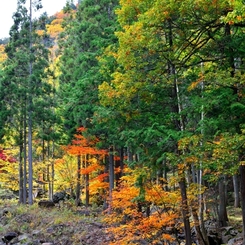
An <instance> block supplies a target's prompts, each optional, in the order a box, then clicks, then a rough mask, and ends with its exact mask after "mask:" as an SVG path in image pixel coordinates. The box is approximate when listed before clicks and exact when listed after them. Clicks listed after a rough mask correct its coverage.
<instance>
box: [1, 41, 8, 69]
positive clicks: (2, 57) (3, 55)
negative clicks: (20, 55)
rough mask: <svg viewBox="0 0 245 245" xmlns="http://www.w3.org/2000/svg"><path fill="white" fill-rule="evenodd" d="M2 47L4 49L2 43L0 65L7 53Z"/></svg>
mask: <svg viewBox="0 0 245 245" xmlns="http://www.w3.org/2000/svg"><path fill="white" fill-rule="evenodd" d="M4 49H5V46H4V45H3V44H0V65H1V63H2V62H3V61H4V60H6V58H7V55H6V53H5V51H4Z"/></svg>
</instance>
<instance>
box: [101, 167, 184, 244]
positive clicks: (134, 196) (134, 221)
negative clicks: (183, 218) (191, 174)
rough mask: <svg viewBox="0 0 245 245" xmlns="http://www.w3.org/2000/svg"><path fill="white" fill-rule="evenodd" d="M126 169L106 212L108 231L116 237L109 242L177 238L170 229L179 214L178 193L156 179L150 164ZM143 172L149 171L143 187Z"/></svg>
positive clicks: (124, 242) (127, 242)
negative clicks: (152, 175) (141, 178)
mask: <svg viewBox="0 0 245 245" xmlns="http://www.w3.org/2000/svg"><path fill="white" fill-rule="evenodd" d="M124 171H125V175H124V176H123V177H121V178H120V184H119V185H118V186H117V188H116V189H115V190H114V191H113V193H112V201H111V208H110V210H109V212H108V213H107V214H106V216H105V222H107V223H108V224H110V226H109V227H110V228H108V232H110V233H113V234H114V238H115V241H114V242H111V243H110V245H116V244H138V242H140V241H141V240H146V241H147V242H149V244H158V242H159V241H166V242H167V241H168V242H171V241H173V240H175V237H174V236H173V235H172V232H171V231H173V229H175V224H176V223H177V222H176V220H177V219H178V218H179V215H180V213H179V205H178V204H179V203H180V195H179V193H178V192H168V191H165V190H164V188H163V186H162V185H159V184H157V183H153V182H152V180H151V179H150V178H149V175H148V174H147V173H150V171H149V169H147V168H143V169H142V168H136V169H134V170H132V169H129V168H125V170H124ZM142 173H143V174H144V175H145V174H146V175H145V177H146V180H145V181H144V184H143V186H141V187H140V186H137V184H136V183H137V181H138V179H139V178H140V176H141V175H142ZM142 188H143V189H144V191H143V192H142ZM142 193H143V195H144V198H142ZM140 196H141V197H140Z"/></svg>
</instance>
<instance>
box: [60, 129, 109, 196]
mask: <svg viewBox="0 0 245 245" xmlns="http://www.w3.org/2000/svg"><path fill="white" fill-rule="evenodd" d="M85 135H86V129H85V128H84V127H81V128H78V129H77V133H76V134H75V135H74V139H73V141H72V144H70V145H68V146H65V147H64V150H65V152H66V153H67V154H69V155H71V156H76V157H81V159H82V165H81V166H80V167H79V168H78V169H77V172H78V173H80V174H82V175H83V176H84V178H83V180H84V181H85V183H84V184H83V186H84V189H83V191H84V193H86V195H90V196H91V197H92V198H94V199H100V200H103V199H104V198H105V197H106V195H107V192H108V188H109V184H108V182H106V181H105V180H106V178H107V177H108V173H105V172H104V169H105V167H104V165H103V161H104V158H105V155H107V154H108V153H107V151H106V150H101V149H98V148H97V147H96V144H97V143H98V142H99V139H98V138H96V137H92V136H88V135H86V136H85ZM86 198H88V197H86Z"/></svg>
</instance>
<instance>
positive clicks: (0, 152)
mask: <svg viewBox="0 0 245 245" xmlns="http://www.w3.org/2000/svg"><path fill="white" fill-rule="evenodd" d="M0 160H2V161H4V162H10V163H13V162H16V159H15V158H13V157H12V156H8V155H7V154H6V153H5V152H4V150H3V149H0Z"/></svg>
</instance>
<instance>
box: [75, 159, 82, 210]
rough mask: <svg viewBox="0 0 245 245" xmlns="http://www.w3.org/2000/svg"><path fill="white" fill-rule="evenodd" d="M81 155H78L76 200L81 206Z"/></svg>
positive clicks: (77, 204)
mask: <svg viewBox="0 0 245 245" xmlns="http://www.w3.org/2000/svg"><path fill="white" fill-rule="evenodd" d="M80 195H81V155H78V156H77V185H76V200H75V205H76V206H79V205H80V204H81V199H80Z"/></svg>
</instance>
